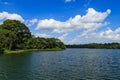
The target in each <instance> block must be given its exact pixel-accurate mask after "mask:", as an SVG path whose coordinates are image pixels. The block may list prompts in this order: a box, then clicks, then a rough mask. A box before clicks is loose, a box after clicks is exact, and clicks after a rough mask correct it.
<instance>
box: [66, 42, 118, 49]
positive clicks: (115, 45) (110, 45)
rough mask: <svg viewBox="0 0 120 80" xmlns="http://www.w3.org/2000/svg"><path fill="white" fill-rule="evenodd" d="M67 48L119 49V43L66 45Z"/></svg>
mask: <svg viewBox="0 0 120 80" xmlns="http://www.w3.org/2000/svg"><path fill="white" fill-rule="evenodd" d="M66 47H67V48H97V49H120V43H116V42H114V43H90V44H73V45H66Z"/></svg>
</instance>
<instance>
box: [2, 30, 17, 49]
mask: <svg viewBox="0 0 120 80" xmlns="http://www.w3.org/2000/svg"><path fill="white" fill-rule="evenodd" d="M15 38H16V35H15V33H14V32H11V31H9V30H4V29H0V45H1V47H3V48H7V49H12V48H14V46H15V45H16V44H15Z"/></svg>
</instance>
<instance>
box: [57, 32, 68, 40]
mask: <svg viewBox="0 0 120 80" xmlns="http://www.w3.org/2000/svg"><path fill="white" fill-rule="evenodd" d="M67 36H68V33H65V34H63V35H62V36H59V37H58V39H60V40H61V41H64V39H65V38H66V37H67Z"/></svg>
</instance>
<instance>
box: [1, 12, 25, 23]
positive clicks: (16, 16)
mask: <svg viewBox="0 0 120 80" xmlns="http://www.w3.org/2000/svg"><path fill="white" fill-rule="evenodd" d="M5 19H11V20H14V19H15V20H20V21H21V22H24V19H23V18H22V17H21V16H20V15H19V14H16V13H12V14H11V13H8V12H0V20H5Z"/></svg>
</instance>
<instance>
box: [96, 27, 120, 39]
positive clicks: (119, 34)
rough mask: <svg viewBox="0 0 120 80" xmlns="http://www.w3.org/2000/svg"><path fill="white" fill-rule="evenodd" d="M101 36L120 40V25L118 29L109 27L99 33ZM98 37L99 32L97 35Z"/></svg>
mask: <svg viewBox="0 0 120 80" xmlns="http://www.w3.org/2000/svg"><path fill="white" fill-rule="evenodd" d="M98 35H99V38H104V39H110V40H120V27H119V28H117V29H116V30H114V31H113V30H112V29H108V30H106V31H102V32H100V33H98ZM95 37H97V34H96V35H95Z"/></svg>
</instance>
